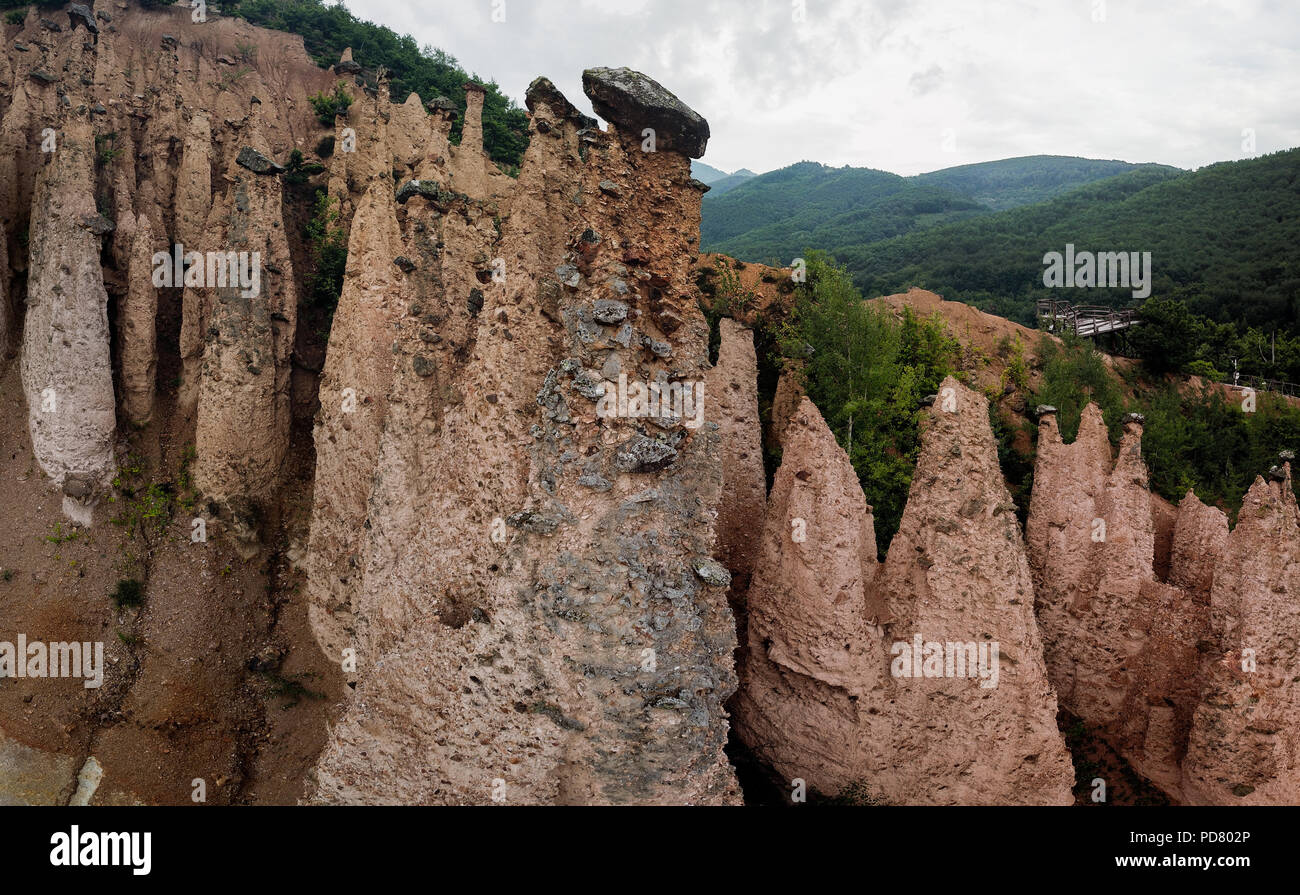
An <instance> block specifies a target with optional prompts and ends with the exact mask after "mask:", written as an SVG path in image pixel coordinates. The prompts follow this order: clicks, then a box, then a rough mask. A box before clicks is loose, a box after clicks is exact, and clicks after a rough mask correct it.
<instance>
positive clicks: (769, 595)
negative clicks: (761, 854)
mask: <svg viewBox="0 0 1300 895" xmlns="http://www.w3.org/2000/svg"><path fill="white" fill-rule="evenodd" d="M923 444H924V446H923V449H922V454H921V457H920V460H919V462H918V465H917V471H916V475H915V477H914V479H913V483H912V490H911V493H910V495H909V498H908V503H907V507H906V509H905V510H904V515H903V520H902V525H901V528H900V530H899V533H898V534H897V535H896V536H895V538H894V541H893V542H892V543H891V545H890V549H889V554H888V557H887V559H886V561H885V563H884V565H883V566H882V567H881V568H880V569H879V570H878V571H877V568H876V560H875V555H876V544H875V536H874V533H873V531H872V524H871V517H870V512H869V510H868V508H867V507H866V504H865V499H864V498H863V496H862V491H861V487H860V486H859V484H858V481H857V475H856V473H855V472H854V471H853V468H852V467H851V466H850V465H849V462H848V458H847V456H845V455H844V452H843V450H842V449H840V448H839V446H838V445H837V444H836V443H835V440H834V437H833V436H832V435H831V433H830V431H829V430H828V429H827V428H826V425H825V423H824V422H823V421H822V419H821V416H820V415H819V414H818V413H817V411H816V408H814V407H813V405H812V404H811V402H809V401H808V400H807V399H804V400H803V402H802V404H801V406H800V409H799V412H798V413H797V414H796V415H795V417H794V419H793V420H792V421H791V423H790V425H789V427H788V428H787V430H786V433H785V438H784V442H783V451H784V453H783V458H782V464H781V468H780V469H779V470H778V472H777V477H776V482H775V484H774V485H773V489H772V494H771V495H770V498H769V504H768V515H767V524H766V525H765V526H764V531H763V548H762V553H761V554H760V557H759V560H758V564H757V568H756V570H755V574H754V581H753V584H752V586H751V588H750V592H749V600H748V604H749V613H750V616H749V618H750V622H749V651H748V655H747V656H746V658H745V661H746V665H745V667H744V668H743V669H742V673H741V681H742V690H741V692H740V694H739V696H738V697H737V700H736V703H735V714H736V719H735V724H736V729H737V732H738V733H739V734H740V736H741V738H742V739H743V740H744V741H745V742H746V744H747V745H748V746H749V747H750V748H751V749H752V750H754V752H755V753H756V754H757V755H758V756H759V757H760V758H762V759H763V760H764V761H766V762H767V763H768V764H770V765H771V766H772V767H773V768H774V769H775V770H776V772H777V773H778V774H779V775H780V776H781V777H783V778H784V779H785V780H787V781H791V780H794V779H796V778H798V779H803V780H805V781H806V782H807V784H808V785H809V786H810V787H812V788H814V789H816V790H817V791H819V792H821V793H823V794H824V795H831V796H841V797H845V798H850V799H862V800H867V801H874V802H883V803H888V804H993V803H1005V802H1007V801H1016V802H1021V803H1026V804H1068V803H1070V802H1071V801H1072V796H1071V795H1070V787H1071V782H1072V770H1071V767H1070V762H1069V759H1068V757H1067V755H1066V752H1065V744H1064V742H1063V740H1062V738H1061V735H1060V733H1059V732H1058V731H1057V729H1056V700H1055V697H1054V694H1053V692H1052V689H1051V687H1050V685H1049V684H1048V681H1047V674H1046V669H1045V667H1044V663H1043V659H1042V647H1041V644H1040V641H1039V635H1038V630H1037V623H1036V621H1035V618H1034V614H1033V586H1032V582H1031V579H1030V574H1029V566H1028V561H1027V559H1026V557H1025V552H1024V546H1023V542H1022V540H1021V536H1020V530H1019V526H1018V525H1017V523H1016V519H1015V508H1014V505H1013V504H1012V503H1011V499H1010V495H1009V494H1008V492H1007V490H1006V485H1005V483H1004V482H1003V480H1002V475H1001V471H1000V469H999V467H998V462H997V449H996V443H995V442H994V439H993V435H992V431H991V430H990V428H989V423H988V405H987V402H986V401H985V400H984V398H983V397H982V396H980V395H978V394H977V393H975V392H972V391H970V390H968V389H966V388H965V387H964V386H962V385H961V384H960V383H959V382H957V381H956V380H955V379H951V378H950V379H948V380H946V381H945V382H944V383H943V387H942V390H941V395H940V399H939V401H938V402H936V406H935V407H934V408H933V409H932V410H931V411H930V413H929V418H928V420H927V422H926V424H925V431H924V435H923ZM801 538H802V540H801ZM918 641H919V643H918ZM995 646H996V652H995V651H994V647H995ZM914 647H920V648H919V649H918V650H917V652H918V654H917V655H916V656H915V662H914V663H913V661H912V652H911V651H912V650H913V649H914ZM932 649H937V651H938V665H937V666H932V665H931V664H930V663H931V662H932V661H933V659H932V658H931V650H932ZM922 652H923V653H924V657H923V655H921V654H920V653H922ZM958 653H960V664H959V659H958ZM923 659H924V661H923ZM945 660H946V661H947V667H946V668H945ZM977 665H978V670H977ZM936 671H937V673H933V672H936ZM916 672H920V673H916ZM990 744H996V746H991V745H990ZM1012 794H1014V795H1012Z"/></svg>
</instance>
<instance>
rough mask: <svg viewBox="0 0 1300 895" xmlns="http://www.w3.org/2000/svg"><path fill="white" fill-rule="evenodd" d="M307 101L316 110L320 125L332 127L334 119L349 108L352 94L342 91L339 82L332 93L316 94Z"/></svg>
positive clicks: (341, 84)
mask: <svg viewBox="0 0 1300 895" xmlns="http://www.w3.org/2000/svg"><path fill="white" fill-rule="evenodd" d="M307 101H308V102H309V103H311V107H312V108H313V109H315V110H316V117H317V118H319V119H320V123H321V124H324V125H326V126H328V127H333V126H334V119H335V118H336V117H337V116H339V115H342V114H343V113H345V112H347V110H348V109H349V108H350V107H351V105H352V94H350V93H348V92H347V91H346V90H344V89H343V82H342V81H339V82H338V83H337V84H335V85H334V92H333V93H323V92H322V93H316V94H313V95H311V96H309V97H307Z"/></svg>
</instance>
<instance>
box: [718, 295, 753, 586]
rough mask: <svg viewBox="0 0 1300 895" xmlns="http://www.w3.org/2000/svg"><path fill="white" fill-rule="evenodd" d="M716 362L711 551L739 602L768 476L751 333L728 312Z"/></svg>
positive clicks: (749, 570) (747, 576)
mask: <svg viewBox="0 0 1300 895" xmlns="http://www.w3.org/2000/svg"><path fill="white" fill-rule="evenodd" d="M719 329H720V331H721V337H722V342H721V344H720V345H719V347H718V363H717V366H715V367H714V368H713V369H712V370H711V371H710V373H709V376H708V381H707V384H706V386H705V396H704V402H705V404H704V406H705V411H704V412H705V417H706V418H707V419H710V420H712V421H713V422H716V423H717V424H718V427H719V429H721V434H722V456H723V458H722V502H721V504H720V505H719V506H718V526H717V532H718V544H717V547H716V548H715V550H714V555H715V556H716V557H717V558H718V559H719V560H720V561H721V562H722V564H723V565H725V566H726V567H727V569H728V570H729V571H730V572H731V587H732V594H733V602H735V601H737V600H739V601H741V602H743V599H744V594H745V591H746V590H747V589H748V587H749V579H750V576H751V575H752V574H753V570H754V558H755V556H756V555H757V553H758V538H756V537H755V534H756V533H757V532H760V531H762V528H763V511H764V506H765V504H766V503H767V475H766V473H765V472H764V471H763V440H762V435H761V432H762V426H761V424H760V423H759V418H758V359H757V357H756V355H755V353H754V334H753V332H751V331H750V330H748V329H746V328H745V327H744V326H741V325H740V324H739V323H737V322H736V321H734V320H732V319H731V318H729V317H724V318H722V320H720V321H719Z"/></svg>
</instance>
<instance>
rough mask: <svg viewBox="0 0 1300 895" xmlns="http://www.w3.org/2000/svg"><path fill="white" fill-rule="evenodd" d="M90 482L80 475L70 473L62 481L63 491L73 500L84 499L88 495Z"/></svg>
mask: <svg viewBox="0 0 1300 895" xmlns="http://www.w3.org/2000/svg"><path fill="white" fill-rule="evenodd" d="M90 492H91V486H90V483H89V482H87V481H86V480H85V479H83V478H81V477H80V476H75V475H70V476H68V477H67V479H65V480H64V482H63V493H64V495H65V496H67V497H71V498H73V499H74V500H85V499H86V498H87V497H89V496H90Z"/></svg>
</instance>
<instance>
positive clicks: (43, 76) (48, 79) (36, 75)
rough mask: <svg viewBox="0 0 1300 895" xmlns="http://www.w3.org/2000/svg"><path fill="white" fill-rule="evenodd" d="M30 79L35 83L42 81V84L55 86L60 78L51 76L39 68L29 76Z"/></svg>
mask: <svg viewBox="0 0 1300 895" xmlns="http://www.w3.org/2000/svg"><path fill="white" fill-rule="evenodd" d="M28 77H29V78H31V79H32V80H33V81H40V82H41V83H42V84H53V83H54V82H55V81H57V80H58V78H56V77H54V75H52V74H50V73H49V72H47V71H43V70H41V69H39V68H38V69H33V71H32V72H31V74H29V75H28Z"/></svg>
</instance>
